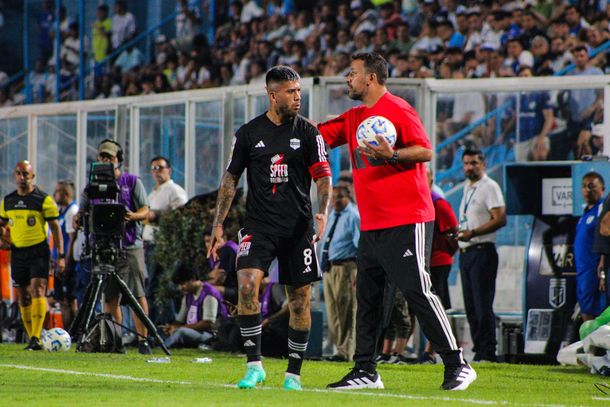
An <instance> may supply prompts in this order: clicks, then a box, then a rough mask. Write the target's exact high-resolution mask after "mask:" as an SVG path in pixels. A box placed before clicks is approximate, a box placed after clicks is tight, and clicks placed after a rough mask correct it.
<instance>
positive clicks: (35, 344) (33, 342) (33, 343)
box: [24, 336, 42, 350]
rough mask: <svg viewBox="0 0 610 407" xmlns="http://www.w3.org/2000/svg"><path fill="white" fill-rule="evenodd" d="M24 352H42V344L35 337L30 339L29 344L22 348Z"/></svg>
mask: <svg viewBox="0 0 610 407" xmlns="http://www.w3.org/2000/svg"><path fill="white" fill-rule="evenodd" d="M24 350H42V344H41V343H40V339H39V338H38V337H37V336H32V337H31V338H30V343H29V344H28V346H26V347H25V348H24Z"/></svg>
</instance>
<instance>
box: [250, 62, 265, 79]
mask: <svg viewBox="0 0 610 407" xmlns="http://www.w3.org/2000/svg"><path fill="white" fill-rule="evenodd" d="M266 73H267V66H266V64H265V62H264V61H262V60H260V59H255V60H254V61H252V62H251V63H250V66H249V69H248V78H249V79H248V83H249V84H251V85H264V84H265V74H266Z"/></svg>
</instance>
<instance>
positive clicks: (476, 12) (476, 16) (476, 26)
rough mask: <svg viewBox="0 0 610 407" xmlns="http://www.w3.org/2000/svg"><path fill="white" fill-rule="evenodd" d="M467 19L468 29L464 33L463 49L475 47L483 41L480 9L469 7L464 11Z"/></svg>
mask: <svg viewBox="0 0 610 407" xmlns="http://www.w3.org/2000/svg"><path fill="white" fill-rule="evenodd" d="M466 18H467V21H468V31H467V32H466V34H465V37H466V39H465V44H464V50H465V51H470V50H473V49H476V48H477V47H478V46H479V45H481V43H482V42H483V38H482V37H481V28H482V19H481V11H480V9H479V8H478V7H471V8H469V9H468V10H467V11H466Z"/></svg>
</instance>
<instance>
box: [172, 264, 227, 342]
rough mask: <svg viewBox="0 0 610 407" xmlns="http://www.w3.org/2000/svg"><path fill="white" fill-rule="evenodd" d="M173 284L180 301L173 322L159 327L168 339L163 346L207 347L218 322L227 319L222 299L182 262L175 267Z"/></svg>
mask: <svg viewBox="0 0 610 407" xmlns="http://www.w3.org/2000/svg"><path fill="white" fill-rule="evenodd" d="M172 281H173V283H174V284H176V285H178V286H180V290H181V291H182V294H183V297H182V303H181V304H180V311H178V315H176V319H175V321H173V322H172V323H170V324H169V325H164V326H162V327H161V328H162V329H163V331H164V332H165V334H166V335H169V337H168V338H166V339H165V346H167V347H168V348H172V347H175V346H177V345H178V346H181V347H197V346H199V345H202V344H207V343H209V341H210V340H211V339H212V338H213V337H214V332H215V331H216V330H217V327H218V322H219V320H220V319H221V318H226V317H227V316H228V312H227V309H226V307H225V305H224V304H223V301H222V296H221V295H220V293H219V292H218V291H216V289H215V288H214V287H212V285H210V284H208V283H206V282H203V281H201V280H199V279H198V278H197V273H196V272H195V271H194V270H192V269H191V268H190V267H189V266H187V265H186V264H185V263H182V262H180V263H178V265H177V266H176V270H175V271H174V274H173V276H172Z"/></svg>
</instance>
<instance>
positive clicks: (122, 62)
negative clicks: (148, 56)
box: [114, 44, 144, 73]
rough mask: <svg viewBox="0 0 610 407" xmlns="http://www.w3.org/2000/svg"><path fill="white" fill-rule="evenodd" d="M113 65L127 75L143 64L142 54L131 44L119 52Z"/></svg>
mask: <svg viewBox="0 0 610 407" xmlns="http://www.w3.org/2000/svg"><path fill="white" fill-rule="evenodd" d="M114 64H115V65H116V66H118V67H120V68H121V72H123V73H127V72H129V71H131V70H133V69H135V68H139V67H141V66H142V65H143V64H144V54H142V52H141V51H140V50H139V49H138V48H137V47H136V46H135V44H132V45H130V46H129V47H127V48H126V49H125V50H124V51H123V52H121V55H119V57H118V58H117V59H116V61H115V62H114Z"/></svg>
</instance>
